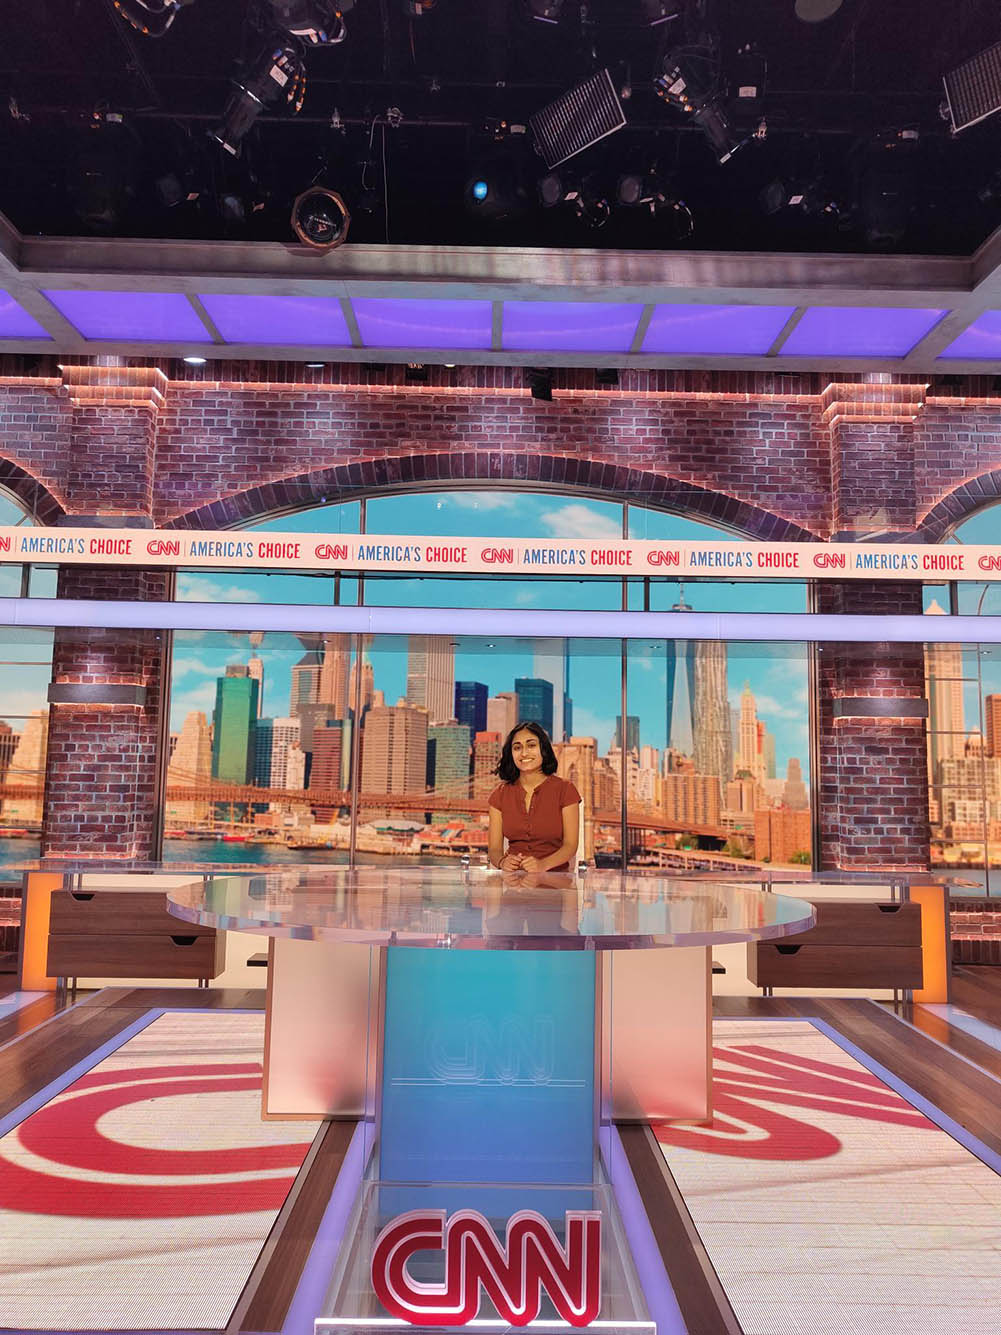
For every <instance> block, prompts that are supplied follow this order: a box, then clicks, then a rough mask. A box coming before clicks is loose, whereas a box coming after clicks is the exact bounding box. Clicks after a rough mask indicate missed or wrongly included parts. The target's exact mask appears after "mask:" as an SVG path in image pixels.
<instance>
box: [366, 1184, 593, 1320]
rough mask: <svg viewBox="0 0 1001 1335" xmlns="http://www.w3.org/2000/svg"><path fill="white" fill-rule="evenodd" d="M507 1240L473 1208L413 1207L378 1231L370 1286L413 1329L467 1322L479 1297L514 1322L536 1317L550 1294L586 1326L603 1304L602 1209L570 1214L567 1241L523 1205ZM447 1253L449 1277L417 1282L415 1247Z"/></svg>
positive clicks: (560, 1309) (567, 1313)
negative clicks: (412, 1271) (409, 1264)
mask: <svg viewBox="0 0 1001 1335" xmlns="http://www.w3.org/2000/svg"><path fill="white" fill-rule="evenodd" d="M506 1235H507V1236H506V1240H505V1242H504V1243H503V1244H502V1243H501V1242H500V1240H499V1238H498V1237H497V1236H496V1234H495V1233H494V1231H493V1229H492V1228H491V1227H490V1224H489V1223H488V1222H487V1220H486V1219H485V1218H484V1216H483V1215H482V1214H480V1213H479V1212H478V1211H476V1210H457V1211H456V1212H455V1213H454V1214H452V1215H449V1216H448V1217H447V1219H446V1214H445V1211H444V1210H410V1211H408V1212H407V1213H406V1214H401V1215H397V1217H396V1218H395V1219H393V1220H392V1221H391V1222H390V1223H388V1224H387V1225H386V1227H385V1228H384V1229H383V1230H382V1232H381V1233H380V1234H379V1237H378V1238H377V1239H376V1244H375V1251H374V1252H373V1254H372V1287H373V1289H374V1290H375V1293H376V1296H377V1297H378V1299H379V1301H380V1302H381V1303H382V1305H383V1307H385V1309H386V1311H387V1312H389V1313H390V1314H391V1315H392V1316H395V1317H400V1318H402V1319H403V1320H404V1321H406V1322H409V1324H410V1325H412V1326H464V1325H466V1324H467V1323H468V1322H470V1321H472V1320H473V1319H474V1318H475V1317H476V1315H477V1313H478V1312H479V1310H480V1302H481V1299H482V1296H483V1295H484V1294H485V1295H486V1297H487V1298H488V1299H489V1300H490V1302H491V1303H493V1305H494V1307H495V1308H496V1309H497V1314H498V1316H500V1318H501V1319H502V1320H503V1321H506V1322H508V1324H509V1325H512V1326H527V1325H528V1323H529V1322H530V1321H534V1320H535V1319H536V1317H537V1316H538V1315H539V1307H540V1305H541V1302H542V1294H543V1292H545V1293H546V1294H547V1296H548V1297H549V1299H550V1301H551V1302H552V1304H553V1306H554V1307H555V1308H556V1311H557V1312H558V1313H559V1315H560V1316H561V1317H562V1318H563V1320H564V1321H566V1322H568V1323H569V1324H570V1325H571V1326H588V1325H590V1324H591V1322H592V1321H594V1319H595V1318H596V1317H597V1315H598V1312H599V1311H600V1309H601V1214H600V1213H599V1212H598V1211H596V1210H568V1211H567V1212H566V1245H565V1246H564V1245H561V1244H560V1242H559V1240H558V1238H557V1237H556V1234H555V1233H554V1232H553V1230H552V1227H551V1226H550V1224H549V1221H548V1220H546V1219H545V1218H544V1217H543V1216H542V1215H540V1214H538V1213H536V1211H534V1210H519V1211H518V1213H517V1214H513V1215H512V1216H511V1218H510V1219H509V1220H508V1221H507V1228H506ZM422 1251H444V1253H445V1279H444V1281H443V1282H442V1283H436V1284H429V1283H425V1282H421V1281H419V1280H415V1279H414V1278H413V1277H412V1276H411V1274H410V1272H409V1270H408V1268H407V1262H408V1261H409V1260H410V1258H411V1257H412V1256H413V1255H414V1253H415V1252H422Z"/></svg>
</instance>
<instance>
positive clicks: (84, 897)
mask: <svg viewBox="0 0 1001 1335" xmlns="http://www.w3.org/2000/svg"><path fill="white" fill-rule="evenodd" d="M70 894H71V895H72V896H73V898H74V899H76V900H79V901H80V902H81V903H83V902H85V901H86V900H88V899H93V898H94V894H93V891H91V893H90V894H89V895H88V894H85V893H84V892H83V891H82V890H71V891H70Z"/></svg>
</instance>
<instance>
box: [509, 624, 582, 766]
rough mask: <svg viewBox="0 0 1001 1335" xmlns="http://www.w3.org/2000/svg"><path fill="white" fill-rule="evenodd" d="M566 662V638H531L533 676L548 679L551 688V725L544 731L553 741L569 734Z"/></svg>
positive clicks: (561, 739)
mask: <svg viewBox="0 0 1001 1335" xmlns="http://www.w3.org/2000/svg"><path fill="white" fill-rule="evenodd" d="M567 664H568V660H567V649H566V640H564V639H560V638H557V637H555V636H546V637H540V638H538V639H535V640H533V642H532V673H533V676H534V677H535V678H536V679H537V680H541V681H548V682H549V683H550V685H551V686H552V688H553V726H552V727H551V728H547V729H546V731H547V732H548V733H549V735H550V736H551V737H552V738H553V740H554V741H563V739H564V738H566V737H569V736H570V718H569V717H568V711H567V706H568V704H569V700H568V698H567V685H568V681H567ZM513 726H514V725H513V724H512V727H513Z"/></svg>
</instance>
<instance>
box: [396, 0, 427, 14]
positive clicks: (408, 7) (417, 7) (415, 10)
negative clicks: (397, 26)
mask: <svg viewBox="0 0 1001 1335" xmlns="http://www.w3.org/2000/svg"><path fill="white" fill-rule="evenodd" d="M400 3H401V4H402V5H403V12H404V14H406V15H407V17H408V18H412V19H419V18H420V17H421V15H422V14H429V13H430V12H431V10H432V9H434V7H435V0H400Z"/></svg>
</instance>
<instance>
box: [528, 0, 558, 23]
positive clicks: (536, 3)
mask: <svg viewBox="0 0 1001 1335" xmlns="http://www.w3.org/2000/svg"><path fill="white" fill-rule="evenodd" d="M527 4H528V12H529V14H530V16H531V17H532V18H533V19H538V21H539V22H540V23H559V21H560V14H561V12H562V10H563V0H527Z"/></svg>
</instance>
